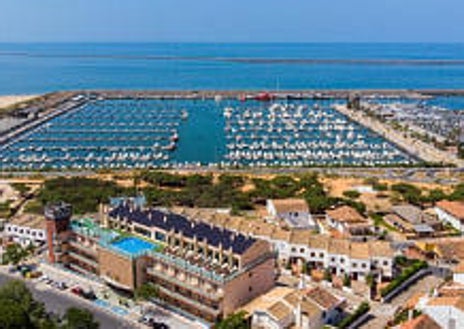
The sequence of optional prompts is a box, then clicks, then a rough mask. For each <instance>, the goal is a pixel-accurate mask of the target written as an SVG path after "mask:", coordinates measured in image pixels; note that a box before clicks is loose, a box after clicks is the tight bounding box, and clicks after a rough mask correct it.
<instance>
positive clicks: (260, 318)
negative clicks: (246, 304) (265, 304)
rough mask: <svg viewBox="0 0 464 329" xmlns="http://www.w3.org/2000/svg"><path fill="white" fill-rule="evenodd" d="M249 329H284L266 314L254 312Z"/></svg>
mask: <svg viewBox="0 0 464 329" xmlns="http://www.w3.org/2000/svg"><path fill="white" fill-rule="evenodd" d="M251 321H252V322H251V328H269V329H285V328H287V327H284V326H283V325H281V324H280V323H279V322H277V321H275V320H274V319H273V318H272V317H271V316H269V314H268V313H267V312H255V313H254V314H253V317H252V320H251Z"/></svg>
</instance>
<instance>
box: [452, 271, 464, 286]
mask: <svg viewBox="0 0 464 329" xmlns="http://www.w3.org/2000/svg"><path fill="white" fill-rule="evenodd" d="M453 281H454V282H457V283H461V284H464V273H454V274H453Z"/></svg>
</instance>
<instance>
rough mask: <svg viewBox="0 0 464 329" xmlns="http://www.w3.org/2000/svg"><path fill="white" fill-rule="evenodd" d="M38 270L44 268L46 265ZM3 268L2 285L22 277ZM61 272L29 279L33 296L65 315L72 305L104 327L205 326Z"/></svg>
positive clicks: (163, 328) (101, 285)
mask: <svg viewBox="0 0 464 329" xmlns="http://www.w3.org/2000/svg"><path fill="white" fill-rule="evenodd" d="M39 269H40V270H42V271H43V270H44V267H40V268H39ZM1 270H2V271H0V285H3V284H4V283H6V282H7V281H8V280H11V279H14V278H22V275H21V272H20V271H16V270H15V269H12V268H6V267H3V268H2V269H1ZM2 272H3V273H2ZM60 272H61V271H60V270H56V269H54V271H44V272H43V274H42V276H40V277H38V278H34V279H27V280H26V283H27V285H28V287H29V289H31V291H32V292H33V294H34V296H36V298H37V299H38V300H39V301H42V302H43V303H44V304H45V306H46V308H47V309H48V310H49V311H53V312H54V313H58V314H64V312H65V311H66V309H67V308H69V307H80V308H87V309H89V310H91V311H92V313H93V314H94V316H95V319H96V320H97V321H99V322H100V324H101V326H100V328H102V329H106V328H108V329H113V328H157V329H167V328H176V329H177V328H180V329H188V328H202V327H203V326H201V325H200V324H198V323H195V322H192V321H190V320H188V319H186V318H184V317H181V316H179V315H177V314H174V313H172V312H170V311H167V310H164V309H162V308H160V307H158V306H157V305H155V304H153V303H145V305H144V306H143V307H141V306H139V305H137V304H135V303H133V301H131V300H125V302H124V304H125V305H121V304H120V303H121V302H120V301H121V299H118V298H116V295H115V294H113V293H112V292H110V291H109V289H108V287H106V286H105V285H103V284H101V283H98V282H93V281H91V280H88V279H86V278H83V277H80V276H78V275H76V274H74V273H67V272H66V273H60Z"/></svg>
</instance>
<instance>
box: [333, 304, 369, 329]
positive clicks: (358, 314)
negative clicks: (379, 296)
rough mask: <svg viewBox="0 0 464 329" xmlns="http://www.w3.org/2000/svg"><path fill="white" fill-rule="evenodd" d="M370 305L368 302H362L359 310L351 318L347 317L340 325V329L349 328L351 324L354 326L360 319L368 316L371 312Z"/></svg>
mask: <svg viewBox="0 0 464 329" xmlns="http://www.w3.org/2000/svg"><path fill="white" fill-rule="evenodd" d="M370 308H371V307H370V306H369V303H367V302H362V303H361V304H359V306H358V308H357V309H356V311H354V312H353V314H350V315H349V316H347V317H345V318H344V319H343V320H342V321H340V323H339V324H338V328H348V327H349V326H350V325H351V324H353V323H354V322H355V321H356V320H357V319H358V318H359V317H361V316H362V315H364V314H366V313H367V312H369V310H370Z"/></svg>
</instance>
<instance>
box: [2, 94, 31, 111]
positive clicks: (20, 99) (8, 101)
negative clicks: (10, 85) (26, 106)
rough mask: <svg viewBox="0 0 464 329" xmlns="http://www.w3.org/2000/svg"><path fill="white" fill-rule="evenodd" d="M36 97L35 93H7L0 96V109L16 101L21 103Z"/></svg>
mask: <svg viewBox="0 0 464 329" xmlns="http://www.w3.org/2000/svg"><path fill="white" fill-rule="evenodd" d="M35 97H37V95H8V96H0V109H2V108H5V107H8V106H10V105H14V104H16V103H21V102H25V101H28V100H30V99H33V98H35Z"/></svg>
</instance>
